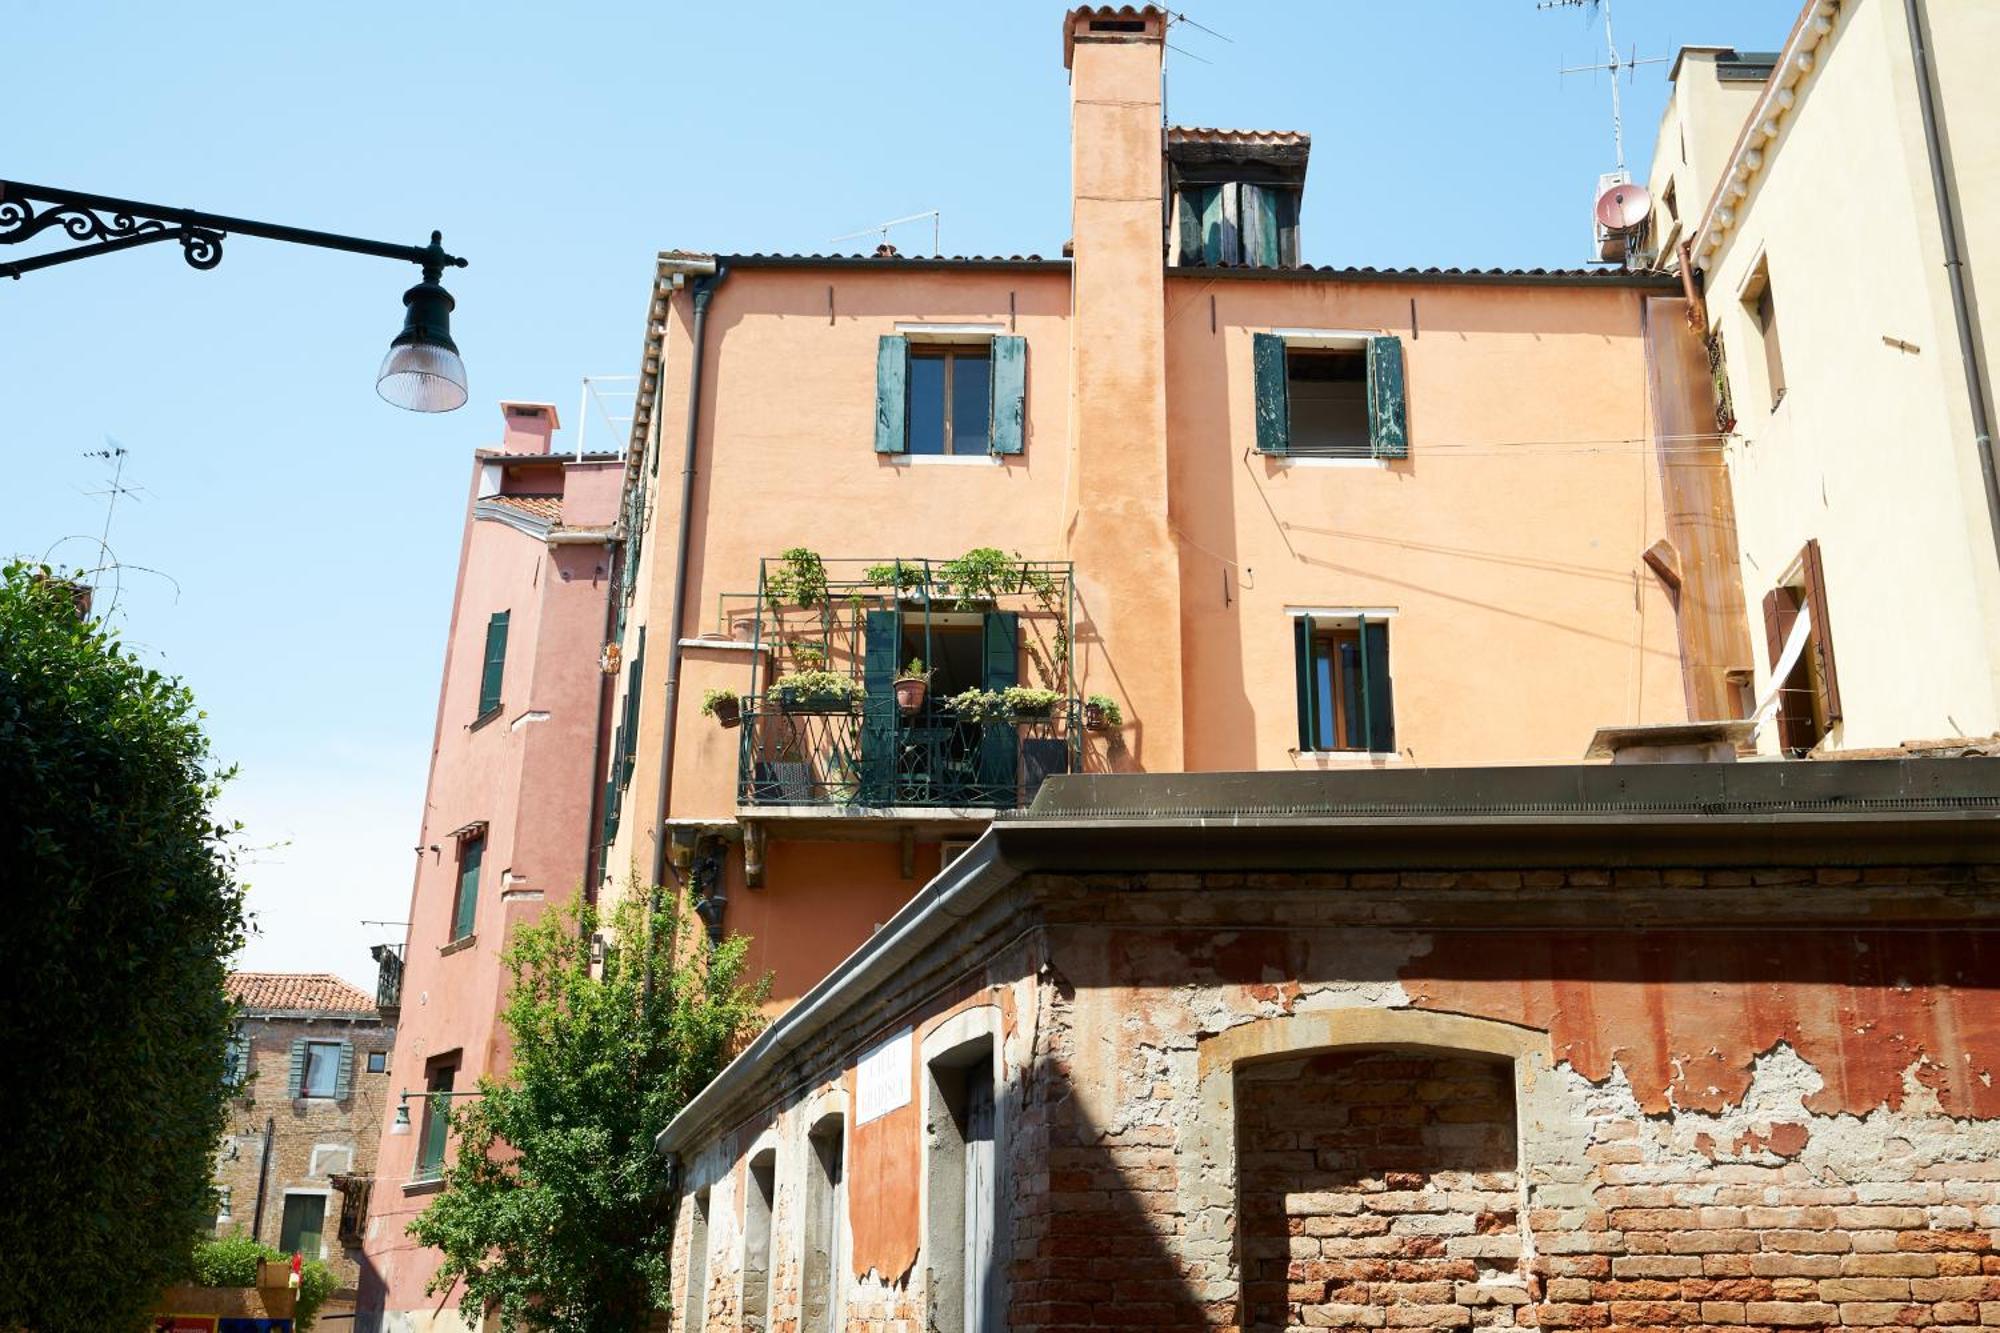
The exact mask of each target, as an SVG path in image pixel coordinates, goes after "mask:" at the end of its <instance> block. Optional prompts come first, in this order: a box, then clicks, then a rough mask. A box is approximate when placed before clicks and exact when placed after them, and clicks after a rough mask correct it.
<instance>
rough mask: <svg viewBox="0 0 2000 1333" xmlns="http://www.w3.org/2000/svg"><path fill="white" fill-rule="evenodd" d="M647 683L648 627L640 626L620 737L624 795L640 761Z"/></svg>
mask: <svg viewBox="0 0 2000 1333" xmlns="http://www.w3.org/2000/svg"><path fill="white" fill-rule="evenodd" d="M645 685H646V627H645V626H644V625H641V626H640V627H639V643H638V647H637V649H636V651H634V652H633V654H632V664H631V665H630V666H629V667H628V668H627V669H626V674H625V717H624V726H623V728H621V730H622V731H623V732H624V735H623V736H621V737H620V738H619V740H620V744H622V745H623V746H624V747H625V762H624V764H623V766H621V767H620V768H619V770H618V791H619V794H620V795H621V796H622V795H623V794H624V792H625V788H626V786H627V785H628V784H630V783H631V781H632V769H633V767H634V766H635V765H636V764H637V763H638V761H639V710H640V709H641V708H642V707H643V706H644V700H643V697H642V696H643V695H644V693H645Z"/></svg>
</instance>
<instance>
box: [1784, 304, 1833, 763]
mask: <svg viewBox="0 0 2000 1333" xmlns="http://www.w3.org/2000/svg"><path fill="white" fill-rule="evenodd" d="M1773 336H1775V334H1774V335H1773ZM1799 564H1800V566H1801V567H1802V568H1803V569H1804V571H1805V579H1806V608H1807V610H1808V612H1809V613H1810V614H1811V615H1812V636H1813V637H1812V646H1813V653H1814V654H1815V655H1816V656H1817V657H1818V659H1819V684H1820V704H1821V708H1822V711H1823V712H1824V713H1825V715H1826V722H1827V725H1828V726H1832V725H1833V724H1834V723H1836V722H1838V721H1840V676H1839V674H1838V673H1837V672H1835V671H1834V669H1833V622H1832V620H1831V619H1829V617H1828V615H1827V607H1826V568H1825V566H1823V565H1822V564H1821V563H1820V558H1819V538H1817V537H1815V538H1813V539H1812V540H1811V541H1809V542H1807V543H1806V549H1805V550H1803V551H1801V552H1800V553H1799Z"/></svg>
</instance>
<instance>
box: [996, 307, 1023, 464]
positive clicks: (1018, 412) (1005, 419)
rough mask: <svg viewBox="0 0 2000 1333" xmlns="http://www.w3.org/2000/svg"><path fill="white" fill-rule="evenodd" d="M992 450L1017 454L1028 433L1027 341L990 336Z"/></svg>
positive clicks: (1008, 336)
mask: <svg viewBox="0 0 2000 1333" xmlns="http://www.w3.org/2000/svg"><path fill="white" fill-rule="evenodd" d="M990 383H991V384H992V388H993V452H994V453H996V454H1018V453H1020V452H1021V445H1022V442H1023V441H1024V440H1025V439H1026V438H1027V433H1028V340H1027V339H1026V338H1017V337H1013V336H1012V335H1005V334H1003V335H1001V336H998V337H996V338H994V339H993V375H992V379H991V381H990Z"/></svg>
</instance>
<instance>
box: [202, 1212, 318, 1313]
mask: <svg viewBox="0 0 2000 1333" xmlns="http://www.w3.org/2000/svg"><path fill="white" fill-rule="evenodd" d="M291 1258H292V1256H291V1255H289V1254H286V1253H284V1252H283V1251H282V1250H274V1249H272V1248H271V1247H270V1246H269V1245H265V1244H262V1243H261V1242H258V1241H254V1240H252V1239H250V1237H248V1236H246V1235H244V1234H243V1233H242V1232H240V1231H237V1232H232V1233H230V1234H229V1235H227V1236H218V1237H216V1238H215V1239H214V1240H205V1241H203V1242H201V1243H200V1244H198V1245H196V1246H195V1247H194V1258H193V1262H192V1263H191V1264H190V1265H189V1281H191V1282H193V1283H194V1285H196V1286H197V1287H254V1286H256V1285H257V1267H258V1265H259V1264H265V1263H281V1262H282V1263H289V1262H291ZM336 1285H338V1281H337V1279H336V1278H335V1277H334V1275H333V1270H332V1269H331V1268H329V1267H327V1266H326V1265H325V1264H324V1263H321V1262H320V1261H319V1260H318V1259H308V1260H307V1261H306V1262H305V1263H304V1264H303V1265H302V1266H301V1267H300V1269H299V1300H298V1306H297V1308H296V1310H294V1312H293V1317H294V1319H295V1320H296V1321H297V1324H298V1329H299V1333H306V1330H308V1329H310V1328H311V1327H312V1324H313V1319H314V1317H315V1316H317V1315H318V1314H319V1311H320V1307H321V1306H323V1305H325V1304H326V1298H327V1297H329V1296H331V1295H332V1294H333V1289H334V1287H335V1286H336Z"/></svg>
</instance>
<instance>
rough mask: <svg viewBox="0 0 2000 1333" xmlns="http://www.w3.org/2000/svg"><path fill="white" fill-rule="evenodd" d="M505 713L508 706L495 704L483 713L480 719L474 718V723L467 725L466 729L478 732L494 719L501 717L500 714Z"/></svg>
mask: <svg viewBox="0 0 2000 1333" xmlns="http://www.w3.org/2000/svg"><path fill="white" fill-rule="evenodd" d="M505 711H506V706H505V705H504V704H495V705H494V706H493V707H491V708H489V709H487V710H486V711H485V712H483V713H481V714H480V715H479V716H478V717H475V718H473V719H472V721H470V722H468V723H466V724H465V729H466V730H467V731H477V730H479V729H480V728H481V727H483V726H485V725H486V724H487V723H488V722H491V721H492V720H493V719H494V718H496V717H498V716H500V714H502V713H503V712H505Z"/></svg>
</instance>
